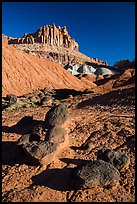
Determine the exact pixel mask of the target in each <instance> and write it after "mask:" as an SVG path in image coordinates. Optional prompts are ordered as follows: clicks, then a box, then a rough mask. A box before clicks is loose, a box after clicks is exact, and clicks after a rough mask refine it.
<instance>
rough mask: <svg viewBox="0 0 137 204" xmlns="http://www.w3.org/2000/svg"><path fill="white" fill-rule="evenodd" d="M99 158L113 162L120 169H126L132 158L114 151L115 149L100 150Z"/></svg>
mask: <svg viewBox="0 0 137 204" xmlns="http://www.w3.org/2000/svg"><path fill="white" fill-rule="evenodd" d="M98 159H102V160H104V161H106V162H109V163H111V164H113V165H114V166H115V167H116V168H117V169H118V170H121V169H126V168H128V166H129V164H130V158H129V157H128V156H127V155H126V154H124V153H122V152H118V151H114V150H113V149H106V150H102V151H100V152H99V153H98Z"/></svg>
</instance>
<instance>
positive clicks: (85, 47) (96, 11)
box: [2, 2, 135, 65]
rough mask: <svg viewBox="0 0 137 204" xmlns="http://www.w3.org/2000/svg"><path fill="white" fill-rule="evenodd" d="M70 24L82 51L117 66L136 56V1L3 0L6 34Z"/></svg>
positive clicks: (3, 22) (70, 31)
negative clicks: (43, 0) (4, 0)
mask: <svg viewBox="0 0 137 204" xmlns="http://www.w3.org/2000/svg"><path fill="white" fill-rule="evenodd" d="M53 22H54V23H55V25H57V26H59V25H60V26H64V25H66V26H67V29H68V33H69V34H70V36H71V37H72V38H74V39H75V40H76V42H78V44H79V51H80V52H82V53H84V54H86V55H87V56H89V57H96V58H98V59H100V60H103V61H107V62H108V64H109V65H113V64H114V63H115V62H116V61H119V60H121V59H129V60H133V59H134V58H135V3H134V2H2V33H3V34H5V35H6V36H12V37H21V36H23V34H24V33H29V32H30V33H31V32H35V31H36V30H37V28H38V27H41V26H44V25H46V24H48V25H51V24H52V23H53Z"/></svg>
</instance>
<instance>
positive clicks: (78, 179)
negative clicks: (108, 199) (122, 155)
mask: <svg viewBox="0 0 137 204" xmlns="http://www.w3.org/2000/svg"><path fill="white" fill-rule="evenodd" d="M119 179H120V174H119V171H118V170H117V169H116V168H115V167H114V166H113V165H112V164H110V163H108V162H105V161H103V160H96V161H90V162H87V163H86V164H85V165H80V166H78V167H76V168H75V170H74V172H73V176H72V180H73V181H72V183H73V184H72V185H73V186H74V187H76V188H93V187H97V186H100V187H112V186H114V185H115V184H117V182H118V181H119Z"/></svg>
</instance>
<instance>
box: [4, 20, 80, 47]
mask: <svg viewBox="0 0 137 204" xmlns="http://www.w3.org/2000/svg"><path fill="white" fill-rule="evenodd" d="M8 42H9V44H34V43H43V44H48V45H51V46H57V47H60V46H62V47H65V48H70V49H72V50H76V51H78V44H77V42H76V41H75V40H74V39H72V38H71V37H70V35H69V34H68V31H67V29H66V26H64V27H62V28H61V27H60V26H55V24H52V25H45V26H43V27H40V28H38V29H37V31H36V32H35V33H29V34H28V33H25V34H24V36H23V37H21V38H10V39H9V41H8Z"/></svg>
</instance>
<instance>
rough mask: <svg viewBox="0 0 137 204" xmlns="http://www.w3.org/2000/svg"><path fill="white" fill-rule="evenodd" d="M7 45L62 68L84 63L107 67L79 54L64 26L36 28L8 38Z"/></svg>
mask: <svg viewBox="0 0 137 204" xmlns="http://www.w3.org/2000/svg"><path fill="white" fill-rule="evenodd" d="M8 43H9V44H12V45H13V46H14V47H16V48H17V49H19V50H22V51H24V52H26V53H29V54H33V55H36V56H38V57H40V58H44V59H48V60H50V61H52V62H56V63H59V64H61V65H62V66H66V65H67V64H70V63H73V64H80V65H83V64H85V62H92V63H95V64H99V65H108V63H107V62H104V61H102V60H99V59H97V58H90V57H88V56H86V55H84V54H83V53H81V52H79V50H78V48H79V46H78V43H77V42H76V41H75V40H74V39H73V38H71V37H70V35H69V34H68V31H67V28H66V26H64V27H60V26H55V24H52V25H45V26H43V27H40V28H38V29H37V31H36V32H35V33H29V34H28V33H25V34H24V36H23V37H20V38H12V37H8Z"/></svg>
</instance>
